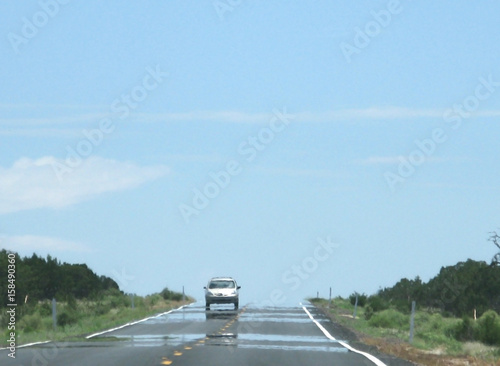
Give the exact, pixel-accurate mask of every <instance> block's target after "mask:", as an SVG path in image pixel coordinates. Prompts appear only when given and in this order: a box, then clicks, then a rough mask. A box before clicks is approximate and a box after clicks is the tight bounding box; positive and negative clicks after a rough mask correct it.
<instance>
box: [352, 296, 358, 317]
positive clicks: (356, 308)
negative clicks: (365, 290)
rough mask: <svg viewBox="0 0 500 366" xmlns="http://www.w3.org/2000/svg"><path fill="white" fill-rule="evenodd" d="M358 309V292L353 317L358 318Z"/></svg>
mask: <svg viewBox="0 0 500 366" xmlns="http://www.w3.org/2000/svg"><path fill="white" fill-rule="evenodd" d="M357 310H358V294H356V301H355V302H354V313H352V317H353V318H354V319H356V311H357Z"/></svg>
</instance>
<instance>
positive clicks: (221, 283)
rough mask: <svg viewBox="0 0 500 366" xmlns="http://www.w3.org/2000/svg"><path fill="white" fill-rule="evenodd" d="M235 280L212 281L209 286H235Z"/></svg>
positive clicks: (211, 287)
mask: <svg viewBox="0 0 500 366" xmlns="http://www.w3.org/2000/svg"><path fill="white" fill-rule="evenodd" d="M235 287H236V286H235V284H234V281H212V282H210V285H209V286H208V288H210V289H213V288H235Z"/></svg>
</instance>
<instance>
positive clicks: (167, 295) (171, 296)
mask: <svg viewBox="0 0 500 366" xmlns="http://www.w3.org/2000/svg"><path fill="white" fill-rule="evenodd" d="M160 295H161V296H162V297H163V298H164V299H165V300H173V301H180V300H182V294H181V293H179V292H174V291H171V290H169V289H168V287H165V288H164V289H163V290H162V292H160Z"/></svg>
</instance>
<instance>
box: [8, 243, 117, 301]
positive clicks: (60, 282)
mask: <svg viewBox="0 0 500 366" xmlns="http://www.w3.org/2000/svg"><path fill="white" fill-rule="evenodd" d="M8 253H9V252H7V251H6V250H5V249H3V250H1V251H0V278H1V279H7V274H8V272H7V271H8V270H7V268H8ZM15 256H16V261H15V266H16V269H15V288H16V299H17V303H18V306H21V305H22V304H23V303H24V302H25V299H28V301H29V302H32V301H40V300H51V299H53V298H57V299H61V300H67V299H83V298H93V297H94V298H95V297H97V296H99V295H100V294H102V293H103V292H105V291H107V290H111V289H115V290H118V291H119V290H120V289H119V286H118V284H117V283H116V282H115V281H114V280H113V279H112V278H109V277H106V276H98V275H97V274H95V273H94V272H93V271H92V270H91V269H90V268H88V267H87V265H86V264H69V263H61V262H60V261H58V260H57V259H56V258H53V257H51V256H50V255H47V257H46V258H43V257H41V256H38V255H37V254H33V255H32V256H31V257H20V256H19V255H18V254H17V253H15ZM7 287H8V282H7V281H6V280H2V281H0V293H1V294H2V301H1V303H0V306H2V307H4V306H6V304H7Z"/></svg>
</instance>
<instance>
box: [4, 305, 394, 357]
mask: <svg viewBox="0 0 500 366" xmlns="http://www.w3.org/2000/svg"><path fill="white" fill-rule="evenodd" d="M332 329H333V328H332V327H331V323H330V321H329V320H328V319H326V318H325V317H324V316H323V315H322V314H320V313H319V312H318V311H317V310H316V309H315V308H314V307H312V306H310V305H305V306H304V307H302V306H297V307H283V308H279V307H278V308H277V307H272V308H264V307H257V306H252V305H249V306H245V307H243V308H240V309H239V310H237V311H235V310H233V309H232V305H231V306H213V308H212V310H210V311H205V308H204V304H202V303H196V304H192V305H189V306H186V307H184V308H181V309H178V310H175V311H172V312H169V313H165V314H161V315H159V316H156V317H153V318H149V319H146V320H143V321H141V322H138V323H136V324H133V325H128V326H125V327H122V328H120V329H115V330H112V331H108V332H105V333H102V334H97V335H93V336H91V337H90V338H89V339H87V340H86V341H81V342H64V343H45V344H38V345H34V346H30V347H24V348H19V349H17V352H16V358H15V359H12V358H10V357H8V356H7V354H8V351H7V350H1V351H0V365H6V366H7V365H16V366H21V365H23V366H32V365H36V366H47V365H51V366H52V365H55V366H59V365H60V366H70V365H71V366H101V365H103V366H104V365H119V366H127V365H134V366H136V365H173V366H185V365H190V366H195V365H206V366H209V365H214V366H215V365H217V366H220V365H238V366H243V365H249V366H250V365H251V366H256V365H287V366H288V365H338V366H360V365H361V366H363V365H371V366H373V365H384V364H386V365H399V363H398V362H394V363H392V362H390V363H387V360H385V361H384V362H385V363H383V362H382V361H380V360H379V359H375V358H372V357H373V356H371V355H369V354H366V353H364V354H361V353H357V352H356V351H357V349H348V348H349V347H350V345H349V344H348V342H343V341H342V339H336V337H335V334H333V333H330V332H332ZM346 347H347V348H346ZM370 358H372V359H370Z"/></svg>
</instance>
